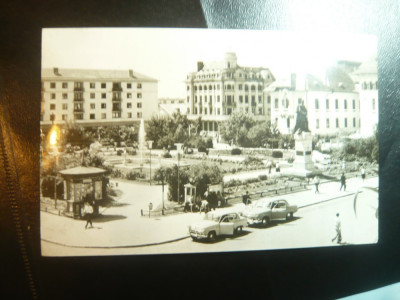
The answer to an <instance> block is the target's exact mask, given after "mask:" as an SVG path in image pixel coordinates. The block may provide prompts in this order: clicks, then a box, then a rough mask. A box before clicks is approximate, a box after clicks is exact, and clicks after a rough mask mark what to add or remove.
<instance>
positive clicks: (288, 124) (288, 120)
mask: <svg viewBox="0 0 400 300" xmlns="http://www.w3.org/2000/svg"><path fill="white" fill-rule="evenodd" d="M286 127H287V128H290V118H287V119H286Z"/></svg>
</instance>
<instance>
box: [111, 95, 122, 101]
mask: <svg viewBox="0 0 400 300" xmlns="http://www.w3.org/2000/svg"><path fill="white" fill-rule="evenodd" d="M121 100H122V98H121V93H113V96H112V101H117V102H119V101H121Z"/></svg>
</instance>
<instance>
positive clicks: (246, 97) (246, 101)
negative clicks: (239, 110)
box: [244, 95, 249, 103]
mask: <svg viewBox="0 0 400 300" xmlns="http://www.w3.org/2000/svg"><path fill="white" fill-rule="evenodd" d="M244 103H249V96H247V95H246V96H244Z"/></svg>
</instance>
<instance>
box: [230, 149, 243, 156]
mask: <svg viewBox="0 0 400 300" xmlns="http://www.w3.org/2000/svg"><path fill="white" fill-rule="evenodd" d="M231 154H232V155H240V154H242V150H240V149H239V148H233V149H232V150H231Z"/></svg>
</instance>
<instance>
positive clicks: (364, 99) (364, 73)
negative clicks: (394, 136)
mask: <svg viewBox="0 0 400 300" xmlns="http://www.w3.org/2000/svg"><path fill="white" fill-rule="evenodd" d="M351 76H352V78H353V80H354V82H355V86H356V90H357V92H358V93H359V95H360V118H361V124H360V134H361V136H364V137H368V136H371V135H373V134H375V132H376V130H377V128H378V114H379V105H378V65H377V57H376V55H374V56H373V57H371V58H370V59H369V60H367V61H365V62H364V63H362V64H361V65H360V67H359V68H358V69H357V70H355V71H354V72H353V73H352V74H351Z"/></svg>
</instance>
